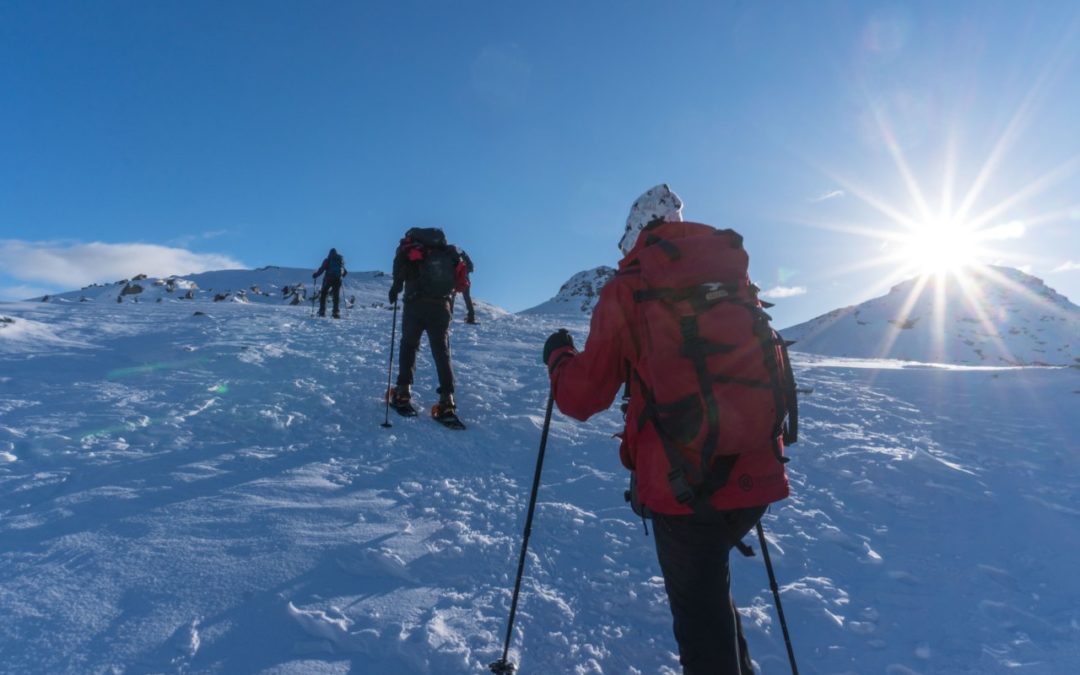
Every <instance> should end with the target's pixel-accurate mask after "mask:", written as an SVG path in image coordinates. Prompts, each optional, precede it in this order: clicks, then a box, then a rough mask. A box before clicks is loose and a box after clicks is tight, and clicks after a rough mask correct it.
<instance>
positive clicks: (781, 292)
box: [758, 286, 806, 298]
mask: <svg viewBox="0 0 1080 675" xmlns="http://www.w3.org/2000/svg"><path fill="white" fill-rule="evenodd" d="M758 295H760V296H761V297H763V298H793V297H795V296H796V295H806V286H774V287H773V288H770V289H769V290H767V291H762V292H761V293H758Z"/></svg>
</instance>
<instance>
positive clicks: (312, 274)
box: [311, 272, 319, 279]
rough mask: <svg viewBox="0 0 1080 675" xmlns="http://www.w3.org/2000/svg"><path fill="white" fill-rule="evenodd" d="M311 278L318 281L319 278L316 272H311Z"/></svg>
mask: <svg viewBox="0 0 1080 675" xmlns="http://www.w3.org/2000/svg"><path fill="white" fill-rule="evenodd" d="M311 278H312V279H318V278H319V273H318V272H312V273H311Z"/></svg>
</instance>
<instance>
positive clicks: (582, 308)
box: [523, 267, 615, 314]
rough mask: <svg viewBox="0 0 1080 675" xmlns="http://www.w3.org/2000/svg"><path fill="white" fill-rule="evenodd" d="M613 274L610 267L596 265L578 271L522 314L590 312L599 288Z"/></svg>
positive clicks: (597, 296)
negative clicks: (592, 267) (547, 298)
mask: <svg viewBox="0 0 1080 675" xmlns="http://www.w3.org/2000/svg"><path fill="white" fill-rule="evenodd" d="M613 276H615V269H614V268H612V267H597V268H595V269H591V270H586V271H584V272H578V273H577V274H575V275H574V276H572V277H570V280H569V281H567V282H566V283H565V284H563V285H562V288H560V289H559V292H558V293H557V294H555V297H553V298H552V299H550V300H548V301H547V302H545V303H542V304H540V305H537V306H536V307H532V308H530V309H527V310H525V311H524V312H523V313H524V314H561V313H565V312H571V313H574V314H577V313H584V314H589V313H591V312H592V310H593V307H595V306H596V302H597V301H598V300H599V299H600V289H601V288H603V287H604V284H606V283H607V282H608V281H610V280H611V278H612V277H613Z"/></svg>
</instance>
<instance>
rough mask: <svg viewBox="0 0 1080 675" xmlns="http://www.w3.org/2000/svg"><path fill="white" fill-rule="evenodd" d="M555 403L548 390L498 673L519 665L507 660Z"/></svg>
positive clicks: (506, 674)
mask: <svg viewBox="0 0 1080 675" xmlns="http://www.w3.org/2000/svg"><path fill="white" fill-rule="evenodd" d="M554 405H555V390H554V389H549V390H548V400H547V412H546V413H544V430H543V432H541V434H540V452H539V453H538V454H537V455H536V473H535V474H533V484H532V494H531V495H530V496H529V513H528V515H527V516H525V534H524V536H523V537H522V539H521V557H520V558H518V568H517V580H516V581H514V596H513V599H512V600H511V601H510V620H509V621H508V622H507V624H506V642H505V643H503V653H502V658H501V659H499V660H498V661H496V662H495V663H492V664H491V665H490V666H488V667H489V668H490V669H491V672H493V673H495V674H496V675H511V674H512V673H513V672H514V671H515V670H517V666H515V665H514V664H513V663H512V662H510V661H507V660H506V657H507V654H508V653H509V652H510V638H511V636H512V635H513V631H514V615H515V614H517V604H518V593H519V592H520V591H521V575H522V573H523V572H524V571H525V553H526V552H527V551H528V550H529V535H530V534H531V533H532V519H533V513H534V512H535V511H536V493H537V491H538V490H539V489H540V472H541V471H542V470H543V468H544V449H545V448H546V447H547V439H548V430H549V429H551V409H552V407H553V406H554Z"/></svg>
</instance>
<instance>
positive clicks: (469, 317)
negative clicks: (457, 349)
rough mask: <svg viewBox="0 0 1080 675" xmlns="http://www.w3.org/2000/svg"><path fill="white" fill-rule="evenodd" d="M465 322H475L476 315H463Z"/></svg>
mask: <svg viewBox="0 0 1080 675" xmlns="http://www.w3.org/2000/svg"><path fill="white" fill-rule="evenodd" d="M465 323H471V324H475V323H476V317H475V316H473V315H472V314H470V315H469V316H467V317H465Z"/></svg>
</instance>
